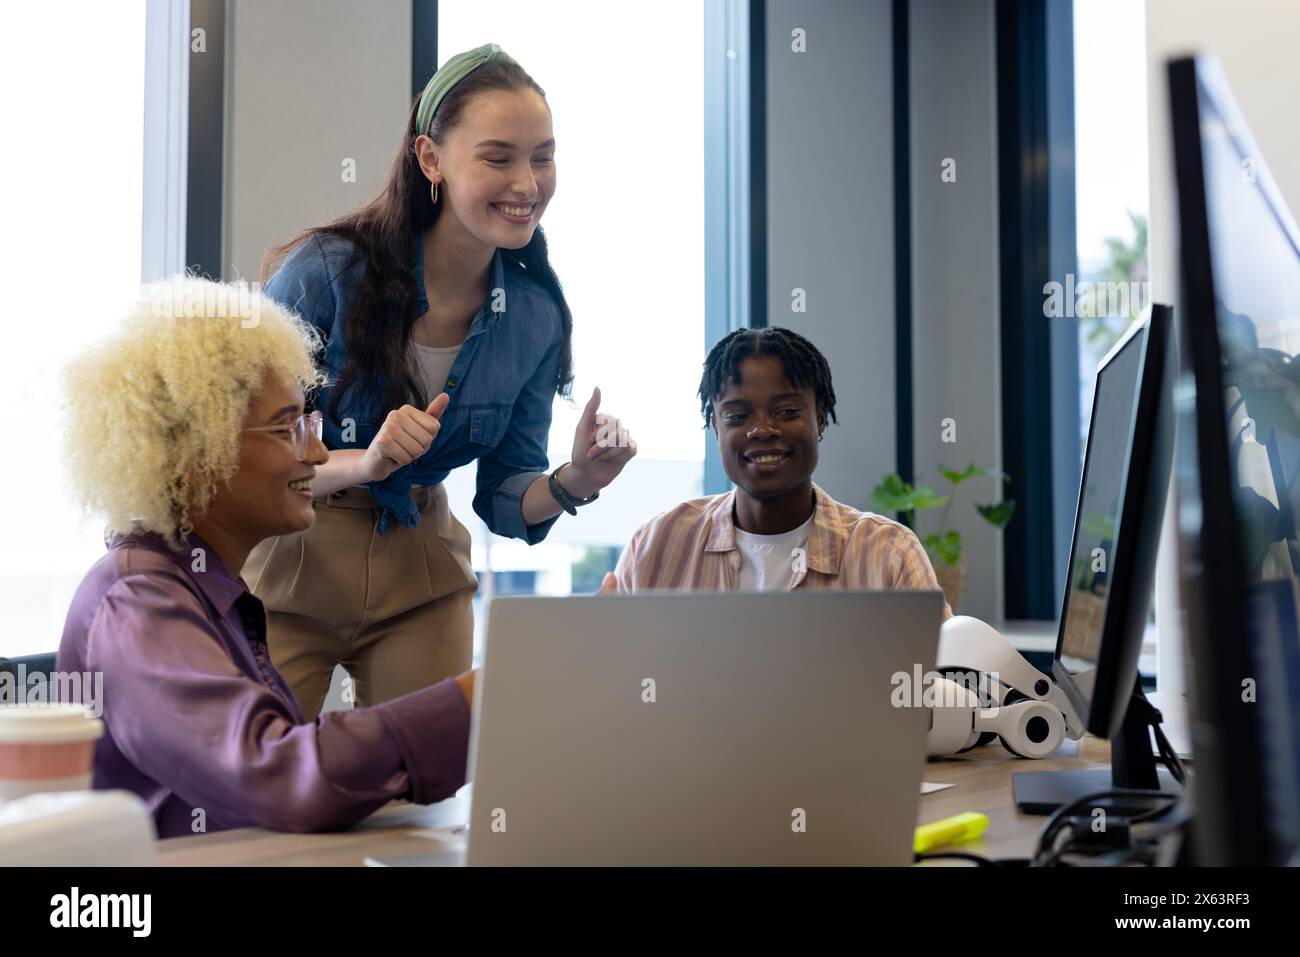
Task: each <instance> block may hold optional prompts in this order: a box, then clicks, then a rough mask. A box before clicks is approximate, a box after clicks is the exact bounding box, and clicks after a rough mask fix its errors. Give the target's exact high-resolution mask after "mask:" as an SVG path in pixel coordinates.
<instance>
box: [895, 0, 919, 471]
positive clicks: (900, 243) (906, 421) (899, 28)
mask: <svg viewBox="0 0 1300 957" xmlns="http://www.w3.org/2000/svg"><path fill="white" fill-rule="evenodd" d="M893 30H894V415H895V420H896V425H895V428H896V429H897V435H896V440H895V444H896V446H897V448H896V452H895V456H896V462H895V467H896V470H897V472H898V474H899V475H900V476H902V478H903V481H905V482H911V481H912V479H913V472H914V471H915V470H916V460H915V449H914V447H913V446H914V438H913V430H914V428H915V424H914V418H913V416H914V409H913V406H912V143H911V135H912V133H911V131H912V114H911V82H910V77H909V75H908V72H909V70H910V69H911V61H910V58H909V56H908V42H909V37H910V31H909V23H908V0H894V17H893Z"/></svg>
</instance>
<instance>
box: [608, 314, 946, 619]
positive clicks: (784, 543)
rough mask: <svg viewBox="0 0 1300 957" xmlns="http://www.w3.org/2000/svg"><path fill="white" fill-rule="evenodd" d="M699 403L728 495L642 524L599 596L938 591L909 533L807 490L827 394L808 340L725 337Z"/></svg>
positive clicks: (831, 399) (829, 410)
mask: <svg viewBox="0 0 1300 957" xmlns="http://www.w3.org/2000/svg"><path fill="white" fill-rule="evenodd" d="M699 397H700V411H701V413H702V415H703V416H704V425H705V428H710V429H712V431H713V434H714V437H715V438H716V439H717V441H718V448H719V452H720V453H721V457H722V466H723V469H724V470H725V471H726V473H727V477H728V478H730V479H731V481H732V482H733V483H734V484H735V486H736V487H735V488H734V489H733V490H732V491H730V492H726V493H724V494H722V495H714V496H710V497H707V498H698V499H692V500H691V501H688V502H683V503H682V504H681V505H678V506H677V507H676V508H673V509H670V510H669V511H667V512H664V513H663V514H661V515H657V516H655V517H654V518H652V519H651V520H650V521H648V522H646V523H645V524H644V525H642V526H641V527H640V528H639V529H637V531H636V532H635V533H634V534H633V536H632V541H631V543H630V544H629V545H628V547H627V548H626V549H624V551H623V555H622V557H621V558H620V559H619V563H618V567H617V568H616V569H615V570H614V571H613V572H611V573H610V574H609V575H607V576H606V577H605V583H604V584H603V585H602V586H601V591H602V592H620V593H627V592H634V591H642V590H644V589H649V588H670V589H682V590H690V591H788V590H793V589H861V590H882V589H923V590H937V589H938V588H939V585H938V581H937V580H936V578H935V574H934V569H933V567H932V566H931V565H930V559H929V557H928V556H927V555H926V552H925V548H924V547H922V545H921V543H920V541H919V540H918V539H917V537H916V535H915V534H914V533H913V532H912V530H911V529H909V528H908V527H907V526H905V525H903V524H901V523H899V522H896V521H894V520H892V519H889V518H885V517H884V516H882V515H875V514H872V513H870V512H861V511H859V510H857V509H855V508H853V507H851V506H849V505H844V504H842V503H840V502H837V501H835V500H834V499H833V498H831V497H830V496H829V495H827V494H826V492H824V491H823V490H822V489H820V488H818V487H817V485H816V484H814V482H813V480H812V477H813V472H814V471H815V470H816V468H817V451H818V443H819V442H820V441H821V438H822V433H823V432H824V431H825V430H826V426H827V424H828V422H835V421H836V417H835V390H834V388H833V387H832V385H831V370H830V366H829V364H828V363H827V362H826V358H825V356H823V355H822V354H821V352H819V351H818V349H817V347H816V346H814V345H813V344H812V343H811V342H809V341H808V340H807V339H806V338H804V337H803V336H801V335H799V334H798V333H796V332H792V331H791V330H789V329H782V328H779V327H771V328H766V329H739V330H737V331H735V332H733V333H731V334H730V335H728V336H726V337H725V338H724V339H722V340H721V341H720V342H718V344H717V345H715V346H714V347H713V349H712V350H710V352H709V355H708V358H707V359H706V360H705V362H704V374H703V376H702V377H701V379H700V389H699ZM951 615H952V611H951V610H950V609H949V608H948V606H947V604H946V603H945V605H944V617H945V618H948V617H950V616H951Z"/></svg>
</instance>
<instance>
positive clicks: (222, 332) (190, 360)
mask: <svg viewBox="0 0 1300 957" xmlns="http://www.w3.org/2000/svg"><path fill="white" fill-rule="evenodd" d="M319 347H320V338H319V336H318V335H317V333H316V330H315V329H313V328H312V327H311V326H310V325H309V324H307V323H306V322H304V321H303V320H301V319H300V318H298V316H296V315H295V314H294V313H292V312H290V311H289V310H287V309H285V308H284V307H282V306H280V305H279V304H278V303H276V302H274V301H273V300H271V299H269V298H267V297H265V296H263V295H262V294H261V293H260V292H257V291H255V290H253V289H252V288H251V287H250V286H248V285H246V284H243V283H238V284H231V283H217V282H212V281H210V280H206V279H199V278H194V277H189V276H185V277H181V276H178V277H176V278H175V279H173V280H171V281H168V282H162V283H156V284H152V285H146V286H144V287H143V288H142V290H141V294H140V297H139V298H138V299H137V300H136V302H135V304H134V305H133V306H132V307H131V309H130V312H129V313H128V314H127V316H126V318H125V320H124V321H123V322H122V323H121V325H120V326H119V327H118V328H117V329H116V330H115V331H114V332H113V333H111V334H110V335H109V337H108V338H107V339H105V340H103V341H101V342H99V343H97V344H96V345H95V346H93V347H92V348H90V349H88V350H87V351H86V352H84V353H83V354H81V355H80V356H78V357H77V358H76V359H74V360H73V361H72V362H71V363H70V364H69V365H68V367H67V368H66V369H65V370H64V373H63V387H64V394H65V411H66V420H65V428H64V445H65V451H64V458H65V461H66V463H67V468H68V474H69V479H70V484H71V486H72V490H73V494H74V496H75V497H76V499H77V500H78V502H79V503H80V504H81V506H82V508H83V509H84V510H86V511H87V512H90V513H94V514H97V515H101V516H103V517H104V518H105V519H106V521H107V526H108V530H109V531H110V532H123V533H133V532H140V531H148V532H157V533H158V534H160V535H163V536H165V537H166V539H167V540H168V541H169V542H170V543H171V544H172V545H173V546H176V545H179V544H180V542H181V540H182V539H183V538H184V537H185V536H186V535H188V534H189V532H190V531H191V529H192V520H193V518H194V517H196V516H198V515H201V514H202V513H203V512H204V510H205V509H206V508H207V506H208V504H209V503H210V502H211V501H212V496H213V495H214V493H215V492H216V490H217V487H218V485H220V484H221V483H223V482H226V481H227V480H229V479H230V477H231V476H233V475H234V474H235V471H236V469H237V466H238V462H239V444H240V443H239V440H240V430H241V429H242V428H243V426H244V418H245V416H246V415H247V413H248V409H249V404H250V402H251V400H252V398H253V396H254V394H255V393H257V392H258V391H259V390H260V389H261V387H262V384H263V381H264V379H265V378H266V376H267V375H268V373H269V374H271V375H274V376H277V377H279V378H280V380H281V381H283V382H292V381H295V380H296V381H297V382H298V383H299V384H300V385H302V387H303V390H304V393H306V394H310V392H311V391H312V390H313V389H315V388H317V387H319V386H320V385H321V384H323V377H322V376H321V375H320V373H319V372H318V371H317V369H316V366H315V364H314V362H313V356H314V355H315V353H316V351H317V350H318V349H319Z"/></svg>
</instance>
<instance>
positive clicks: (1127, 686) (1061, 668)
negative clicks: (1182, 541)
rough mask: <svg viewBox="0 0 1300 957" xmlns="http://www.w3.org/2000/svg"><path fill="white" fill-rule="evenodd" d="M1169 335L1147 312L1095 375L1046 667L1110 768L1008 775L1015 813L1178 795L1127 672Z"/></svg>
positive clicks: (1148, 575)
mask: <svg viewBox="0 0 1300 957" xmlns="http://www.w3.org/2000/svg"><path fill="white" fill-rule="evenodd" d="M1172 326H1173V317H1172V313H1171V310H1170V308H1169V307H1168V306H1164V305H1153V306H1152V307H1151V308H1150V309H1149V310H1148V312H1147V314H1146V315H1144V316H1143V317H1142V319H1141V320H1139V321H1138V322H1135V323H1134V324H1133V325H1132V326H1131V327H1130V328H1129V329H1128V331H1127V332H1126V333H1125V334H1124V336H1123V337H1122V338H1121V339H1120V341H1119V342H1117V343H1116V344H1115V346H1114V347H1113V348H1112V349H1111V350H1110V352H1109V353H1107V355H1106V357H1105V358H1104V359H1103V360H1102V361H1101V364H1100V365H1099V366H1098V368H1097V381H1096V385H1095V387H1094V393H1093V403H1092V418H1091V420H1090V422H1089V425H1088V443H1087V449H1086V451H1085V454H1084V462H1083V473H1082V477H1081V479H1080V482H1079V499H1078V508H1077V511H1076V512H1075V519H1074V536H1073V539H1072V542H1071V546H1070V562H1069V566H1068V572H1067V576H1068V577H1067V580H1066V583H1065V595H1064V598H1063V599H1062V607H1061V621H1060V626H1059V631H1058V633H1057V640H1056V654H1055V656H1054V658H1053V661H1052V674H1053V677H1055V678H1056V680H1057V682H1058V683H1059V684H1060V686H1061V688H1062V689H1063V690H1064V692H1065V694H1066V696H1067V697H1068V698H1069V700H1070V704H1071V706H1072V707H1073V708H1074V710H1075V711H1076V713H1077V714H1078V715H1079V717H1080V719H1081V720H1082V721H1083V723H1084V725H1085V727H1086V729H1087V730H1088V731H1089V732H1090V733H1092V734H1094V735H1096V736H1098V737H1101V738H1110V739H1112V746H1111V767H1110V769H1109V770H1100V771H1036V772H1023V773H1020V774H1017V775H1015V776H1014V777H1013V787H1014V789H1015V793H1016V803H1017V804H1018V805H1019V806H1020V808H1021V809H1022V810H1024V811H1026V812H1028V813H1034V814H1047V813H1051V812H1052V811H1054V810H1055V809H1056V808H1057V807H1059V806H1060V805H1062V804H1069V803H1072V802H1074V801H1076V800H1078V799H1079V798H1082V797H1084V796H1086V795H1089V794H1096V793H1099V792H1102V791H1108V790H1112V789H1115V788H1125V789H1133V788H1142V789H1147V790H1155V789H1157V788H1166V787H1172V786H1176V782H1175V781H1173V780H1172V779H1171V778H1170V777H1169V776H1168V775H1165V776H1164V777H1163V778H1162V777H1160V776H1158V774H1157V768H1156V765H1155V761H1154V759H1153V757H1152V747H1151V735H1150V727H1151V725H1152V724H1153V723H1156V722H1158V720H1159V716H1158V713H1156V712H1155V711H1154V709H1152V708H1151V706H1150V705H1149V704H1148V703H1147V702H1146V698H1145V696H1144V695H1143V694H1142V691H1141V687H1140V686H1139V684H1138V667H1137V664H1138V656H1139V654H1140V652H1141V649H1142V639H1143V635H1144V634H1145V632H1146V623H1147V616H1148V612H1149V611H1150V608H1151V590H1152V586H1153V583H1154V580H1155V564H1156V550H1157V547H1158V545H1159V539H1160V524H1161V521H1162V519H1163V515H1164V506H1165V498H1166V495H1167V492H1168V488H1169V475H1170V470H1171V468H1172V463H1173V428H1174V424H1173V417H1172V410H1171V401H1170V398H1169V394H1170V389H1171V384H1172V378H1173V371H1174V365H1173V357H1174V350H1173V343H1172V336H1173V333H1172ZM1108 806H1109V807H1112V808H1115V807H1119V806H1120V805H1118V804H1116V802H1114V801H1113V800H1112V801H1110V802H1108Z"/></svg>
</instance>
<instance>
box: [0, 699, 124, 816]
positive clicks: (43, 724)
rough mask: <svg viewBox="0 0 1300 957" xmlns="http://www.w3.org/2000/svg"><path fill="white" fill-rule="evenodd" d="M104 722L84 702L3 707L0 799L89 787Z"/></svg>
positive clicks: (0, 748) (0, 715) (1, 713)
mask: <svg viewBox="0 0 1300 957" xmlns="http://www.w3.org/2000/svg"><path fill="white" fill-rule="evenodd" d="M103 734H104V723H103V722H102V721H100V720H99V719H98V718H95V717H93V716H92V715H91V713H90V711H89V710H88V709H86V708H85V707H83V706H81V705H73V704H20V705H0V801H12V800H13V799H14V798H20V797H26V796H27V795H29V794H41V793H44V792H46V791H85V790H89V789H90V777H91V767H92V765H93V763H94V757H95V742H96V741H98V740H99V738H100V737H101V736H102V735H103Z"/></svg>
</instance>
